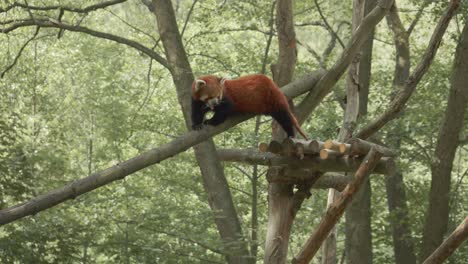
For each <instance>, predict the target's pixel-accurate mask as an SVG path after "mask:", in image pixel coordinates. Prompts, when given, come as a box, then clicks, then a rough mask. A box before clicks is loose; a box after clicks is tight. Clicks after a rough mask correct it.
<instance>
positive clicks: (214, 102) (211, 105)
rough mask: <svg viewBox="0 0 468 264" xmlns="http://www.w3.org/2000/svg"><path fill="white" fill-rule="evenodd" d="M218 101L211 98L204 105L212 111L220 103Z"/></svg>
mask: <svg viewBox="0 0 468 264" xmlns="http://www.w3.org/2000/svg"><path fill="white" fill-rule="evenodd" d="M220 101H221V100H220V99H219V98H218V97H216V98H212V99H210V100H208V101H207V102H206V105H207V106H208V107H209V108H211V109H212V110H213V109H214V108H215V106H217V105H218V104H219V103H220Z"/></svg>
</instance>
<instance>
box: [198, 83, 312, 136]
mask: <svg viewBox="0 0 468 264" xmlns="http://www.w3.org/2000/svg"><path fill="white" fill-rule="evenodd" d="M198 79H199V80H203V81H205V82H206V85H202V86H200V87H199V90H198V91H195V84H193V85H192V94H193V97H194V98H195V99H197V100H200V96H201V94H203V95H207V96H208V98H214V97H218V96H220V95H221V93H223V96H225V97H227V98H229V99H230V100H231V101H232V102H233V104H234V106H235V111H237V112H246V113H255V114H270V113H274V112H278V111H287V112H288V113H290V115H291V119H292V121H293V124H294V127H296V129H297V130H298V132H299V133H300V134H301V135H302V136H304V138H306V139H307V136H306V135H305V133H304V132H303V131H302V129H301V128H300V127H299V124H298V122H297V120H296V118H295V116H294V114H292V113H291V111H290V109H289V104H288V100H287V99H286V96H284V94H283V93H282V92H281V90H280V89H279V88H278V86H277V85H276V84H275V83H274V82H273V81H272V80H271V79H270V78H268V77H267V76H265V75H263V74H253V75H247V76H243V77H240V78H238V79H235V80H225V81H224V91H223V86H222V85H221V79H220V78H218V77H216V76H212V75H207V76H202V77H199V78H198Z"/></svg>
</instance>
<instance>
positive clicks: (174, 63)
mask: <svg viewBox="0 0 468 264" xmlns="http://www.w3.org/2000/svg"><path fill="white" fill-rule="evenodd" d="M149 7H150V10H151V11H152V12H154V14H155V15H156V18H157V23H158V29H159V33H160V36H161V40H162V42H163V45H164V50H165V54H166V58H167V60H168V62H169V68H170V71H171V74H172V78H173V81H174V84H175V86H176V89H177V95H178V99H179V103H180V104H181V106H182V111H183V113H184V117H185V121H186V125H187V128H189V129H190V127H191V120H190V111H191V110H190V109H191V107H190V103H191V99H190V98H191V94H190V92H191V89H190V87H191V85H192V82H193V80H194V78H193V74H192V70H191V68H190V64H189V62H188V59H187V55H186V53H185V49H184V47H183V44H182V39H181V36H180V33H179V30H178V28H177V22H176V18H175V14H174V9H173V7H172V3H171V1H170V0H153V1H152V6H151V4H150V6H149ZM194 150H195V157H196V159H197V162H198V165H199V166H200V169H201V173H202V177H203V186H204V188H205V191H206V193H207V196H208V202H209V205H210V207H211V210H212V212H213V214H214V220H215V223H216V226H217V228H218V231H219V233H220V236H221V239H222V241H223V244H224V249H225V252H226V254H227V255H226V260H227V261H228V263H248V260H249V253H248V250H247V243H246V242H245V241H244V239H243V236H242V230H241V225H240V222H239V219H238V217H237V213H236V209H235V207H234V203H233V201H232V197H231V192H230V190H229V186H228V183H227V180H226V177H225V175H224V171H223V168H222V166H221V163H220V161H219V158H218V156H217V154H216V147H215V145H214V143H213V140H212V139H209V140H207V141H205V142H203V143H201V144H198V145H196V146H195V147H194Z"/></svg>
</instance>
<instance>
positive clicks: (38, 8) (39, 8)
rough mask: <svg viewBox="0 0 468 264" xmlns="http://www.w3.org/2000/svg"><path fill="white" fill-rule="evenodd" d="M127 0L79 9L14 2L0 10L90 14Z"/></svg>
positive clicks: (0, 11)
mask: <svg viewBox="0 0 468 264" xmlns="http://www.w3.org/2000/svg"><path fill="white" fill-rule="evenodd" d="M126 1H127V0H112V1H108V2H102V3H99V4H95V5H90V6H87V7H85V8H77V7H69V6H61V5H54V6H31V5H28V4H23V3H19V2H14V3H13V4H12V5H9V6H7V7H6V8H0V13H5V12H8V11H10V10H11V9H13V8H16V7H19V8H23V9H27V10H35V11H50V10H59V9H62V10H65V11H69V12H74V13H89V12H91V11H95V10H98V9H102V8H106V7H109V6H112V5H116V4H120V3H124V2H126Z"/></svg>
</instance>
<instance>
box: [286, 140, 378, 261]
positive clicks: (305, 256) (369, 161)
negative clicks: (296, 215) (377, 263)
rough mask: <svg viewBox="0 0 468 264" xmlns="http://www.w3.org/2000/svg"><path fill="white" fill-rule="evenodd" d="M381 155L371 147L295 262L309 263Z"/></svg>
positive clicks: (295, 258)
mask: <svg viewBox="0 0 468 264" xmlns="http://www.w3.org/2000/svg"><path fill="white" fill-rule="evenodd" d="M381 157H382V153H380V152H378V151H377V150H376V149H374V148H372V149H371V150H370V151H369V153H368V154H367V155H366V157H365V158H364V160H363V161H362V163H361V166H359V169H358V170H357V171H356V173H355V175H354V179H353V181H351V182H350V183H349V184H348V186H346V188H345V189H344V191H343V193H342V195H341V196H340V197H339V199H338V200H336V201H335V202H334V203H333V204H332V205H331V206H330V207H329V208H328V209H327V212H326V213H325V215H324V216H323V218H322V221H321V222H320V224H319V226H318V227H317V229H316V230H315V231H314V233H312V234H311V236H310V237H309V239H308V240H307V242H306V243H305V244H304V246H303V247H302V249H301V251H300V252H299V253H298V254H297V256H296V257H294V259H293V261H292V262H293V263H295V264H303V263H304V264H305V263H309V262H310V260H311V259H312V258H313V257H314V255H315V254H316V253H317V251H318V250H319V248H320V245H321V244H322V242H323V241H324V240H325V239H326V237H327V235H328V233H329V231H330V230H331V229H332V228H333V227H334V226H335V224H336V223H337V222H338V220H340V218H341V216H342V215H343V213H344V210H345V208H346V207H347V206H348V205H349V203H350V202H351V199H352V198H353V195H354V194H355V193H356V192H357V191H358V190H359V187H360V186H361V185H362V183H363V182H364V181H365V180H366V179H367V177H368V176H369V174H370V173H371V172H372V170H373V169H374V167H375V166H376V165H377V163H378V162H379V160H380V158H381Z"/></svg>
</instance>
